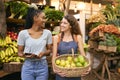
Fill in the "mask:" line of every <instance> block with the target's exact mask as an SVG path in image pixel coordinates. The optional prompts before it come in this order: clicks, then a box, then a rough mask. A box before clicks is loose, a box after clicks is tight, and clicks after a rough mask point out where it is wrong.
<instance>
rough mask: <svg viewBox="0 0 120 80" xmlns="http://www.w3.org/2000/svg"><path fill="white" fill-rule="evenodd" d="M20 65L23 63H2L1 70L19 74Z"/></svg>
mask: <svg viewBox="0 0 120 80" xmlns="http://www.w3.org/2000/svg"><path fill="white" fill-rule="evenodd" d="M22 64H23V63H20V62H10V63H4V64H3V70H4V71H5V72H19V71H21V67H22Z"/></svg>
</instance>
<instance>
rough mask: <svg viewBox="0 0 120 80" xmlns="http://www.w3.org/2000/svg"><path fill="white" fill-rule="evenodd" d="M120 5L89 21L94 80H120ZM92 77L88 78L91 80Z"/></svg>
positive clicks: (100, 13)
mask: <svg viewBox="0 0 120 80" xmlns="http://www.w3.org/2000/svg"><path fill="white" fill-rule="evenodd" d="M119 6H120V5H119V4H118V5H116V6H115V7H114V8H113V7H112V5H109V4H108V5H106V7H105V8H104V9H102V10H100V12H98V13H97V14H96V15H92V16H91V17H90V18H89V19H88V20H87V27H88V29H89V32H88V35H89V40H88V44H89V45H90V47H89V52H90V54H91V56H92V63H93V64H92V68H93V69H92V71H91V73H93V74H94V75H95V77H94V78H93V79H92V80H95V79H99V80H119V78H120V71H119V69H120V29H119V27H120V24H119V23H120V15H119V14H120V13H119V11H120V8H118V7H119ZM89 78H90V76H88V79H87V80H89ZM90 80H91V79H90Z"/></svg>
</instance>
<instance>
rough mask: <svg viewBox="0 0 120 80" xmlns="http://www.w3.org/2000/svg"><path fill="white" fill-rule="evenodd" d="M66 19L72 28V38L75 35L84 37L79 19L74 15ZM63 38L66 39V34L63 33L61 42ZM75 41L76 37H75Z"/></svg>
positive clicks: (67, 16)
mask: <svg viewBox="0 0 120 80" xmlns="http://www.w3.org/2000/svg"><path fill="white" fill-rule="evenodd" d="M64 18H65V19H66V20H67V21H68V22H69V24H70V26H71V34H72V37H73V35H81V36H82V33H81V30H80V26H79V23H78V21H77V19H76V18H75V17H74V16H73V15H70V14H68V15H66V16H64ZM63 37H64V32H62V33H61V40H62V39H63ZM73 39H74V37H73Z"/></svg>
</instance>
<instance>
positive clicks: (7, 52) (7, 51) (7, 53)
mask: <svg viewBox="0 0 120 80" xmlns="http://www.w3.org/2000/svg"><path fill="white" fill-rule="evenodd" d="M5 53H6V56H10V50H9V48H7V49H6V50H5Z"/></svg>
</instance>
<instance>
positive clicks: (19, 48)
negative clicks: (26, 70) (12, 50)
mask: <svg viewBox="0 0 120 80" xmlns="http://www.w3.org/2000/svg"><path fill="white" fill-rule="evenodd" d="M23 51H24V46H19V45H18V56H20V57H24V53H23Z"/></svg>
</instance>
